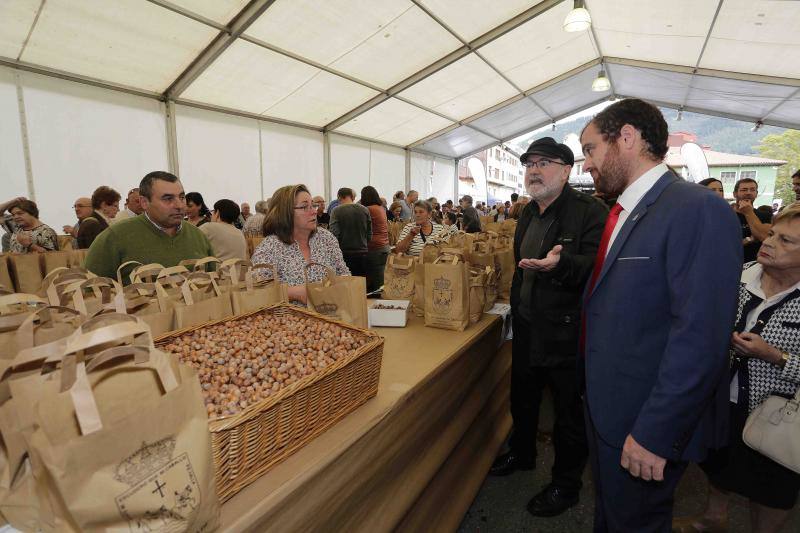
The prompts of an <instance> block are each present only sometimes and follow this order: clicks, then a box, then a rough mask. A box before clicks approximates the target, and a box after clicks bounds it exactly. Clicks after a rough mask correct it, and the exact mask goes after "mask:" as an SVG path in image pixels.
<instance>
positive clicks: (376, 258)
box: [367, 250, 389, 292]
mask: <svg viewBox="0 0 800 533" xmlns="http://www.w3.org/2000/svg"><path fill="white" fill-rule="evenodd" d="M387 257H389V252H381V251H378V250H375V251H372V252H367V292H372V291H375V290H378V289H379V288H380V287H381V285H383V271H384V269H386V258H387Z"/></svg>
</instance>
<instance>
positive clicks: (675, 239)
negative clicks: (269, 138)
mask: <svg viewBox="0 0 800 533" xmlns="http://www.w3.org/2000/svg"><path fill="white" fill-rule="evenodd" d="M667 137H668V131H667V125H666V122H665V121H664V118H663V116H662V115H661V113H660V111H659V110H658V109H657V108H656V107H654V106H653V105H651V104H649V103H646V102H644V101H641V100H637V99H626V100H622V101H620V102H617V103H615V104H613V105H610V106H609V107H607V108H606V109H605V110H603V111H602V112H600V113H599V114H598V115H596V116H595V117H594V118H593V119H592V120H591V121H590V122H589V124H588V125H587V126H586V127H585V128H584V130H583V131H582V133H581V137H580V139H581V145H582V150H583V153H584V155H585V162H584V169H585V170H586V171H587V172H589V173H590V174H591V175H592V177H593V179H594V181H595V186H596V189H597V194H596V195H595V196H596V197H594V198H593V197H592V196H589V195H586V194H584V193H581V192H578V191H576V190H575V189H573V188H572V187H570V186H569V184H568V180H569V175H570V171H571V169H572V166H573V165H574V164H575V160H574V155H573V153H572V151H571V149H570V148H569V147H567V146H566V145H564V144H561V143H558V142H556V141H555V140H554V139H552V138H550V137H545V138H543V139H538V140H536V141H534V142H533V143H532V144H531V145H530V147H529V148H528V150H527V151H526V152H525V153H524V154H522V156H521V158H520V159H521V163H522V165H523V166H524V167H525V188H526V192H527V194H528V197H519V196H517V195H512V198H511V201H509V202H503V203H497V204H495V205H494V206H488V205H486V204H484V203H482V202H478V203H474V202H473V199H472V198H471V197H470V196H463V197H461V198H460V200H459V201H458V203H457V204H454V203H453V202H452V201H451V200H447V201H446V202H443V203H440V202H438V200H437V199H436V198H429V199H427V200H421V199H419V194H418V192H417V191H414V190H410V191H407V192H403V191H398V192H396V193H395V194H394V195H393V196H392V202H391V203H387V201H386V199H385V198H382V197H381V196H380V195H379V192H378V191H377V190H376V189H375V188H374V187H371V186H366V187H363V188H362V189H361V190H360V191H359V193H358V195H357V194H356V191H354V190H353V189H350V188H342V189H339V191H338V192H337V195H336V198H335V199H334V200H333V201H331V202H330V204H328V205H327V206H326V205H325V199H324V198H323V197H321V196H313V195H312V191H309V190H308V188H307V187H305V186H304V185H299V184H298V185H290V186H285V187H281V188H280V189H278V190H277V191H275V193H274V194H273V196H272V197H271V198H269V199H264V200H259V201H258V202H256V203H255V209H254V210H255V213H251V212H250V207H249V205H248V204H241V205H239V204H237V203H236V202H234V201H233V200H230V199H220V200H217V201H216V202H214V204H213V207H212V208H209V207H208V205H206V203H205V201H204V199H203V196H202V194H200V193H199V192H189V193H186V192H185V191H184V186H183V184H182V182H181V181H180V180H179V179H178V178H177V177H176V176H175V175H173V174H170V173H168V172H162V171H156V172H151V173H149V174H147V175H146V176H144V178H143V179H142V180H141V182H140V183H139V186H138V187H136V188H133V189H131V190H130V191H128V195H127V197H126V200H125V205H124V209H122V210H120V208H119V203H120V201H121V195H120V194H119V193H118V192H117V191H115V190H113V189H112V188H110V187H107V186H101V187H98V188H97V189H96V190H95V191H94V192H93V193H92V195H91V197H80V198H78V199H76V200H75V203H74V209H75V214H76V218H77V221H76V224H75V225H74V226H64V228H63V230H64V232H65V233H67V234H69V235H71V236H72V238H73V240H74V246H77V247H79V248H88V254H87V257H86V267H87V268H88V269H89V270H90V271H92V272H94V273H95V274H97V275H101V276H109V277H116V275H117V269H118V268H119V267H120V266H121V265H123V264H124V263H126V262H128V261H136V262H139V263H143V264H147V263H159V264H162V265H164V266H173V265H176V264H178V262H180V261H181V260H183V259H190V258H201V257H206V256H210V255H213V256H216V257H218V258H220V259H228V258H237V259H249V260H251V261H252V264H253V265H254V269H255V270H256V272H257V273H258V275H259V276H261V277H263V278H273V277H275V278H277V279H279V280H280V281H281V282H284V283H286V284H288V286H289V289H288V295H289V298H290V300H291V301H293V302H298V303H304V302H306V299H307V298H306V292H305V283H306V282H307V281H319V280H321V279H322V278H323V277H324V276H325V275H326V273H327V272H329V271H333V272H335V273H336V274H339V275H350V274H352V275H359V276H364V277H366V279H367V288H368V290H369V291H375V290H377V289H379V288H380V287H381V285H382V284H383V278H382V276H383V270H384V266H385V264H386V260H387V256H388V254H389V253H390V251H391V246H390V241H389V226H390V224H393V223H398V222H400V223H402V224H404V226H403V227H402V230H401V231H400V232H399V236H398V237H397V242H396V244H395V245H394V251H396V252H400V253H405V254H408V255H412V256H414V255H419V254H420V253H421V250H422V248H423V247H424V246H425V244H426V243H427V242H429V241H431V240H437V239H441V238H446V237H447V236H448V235H450V234H452V233H454V232H457V231H465V232H479V231H481V223H482V222H484V223H485V222H487V221H494V222H502V221H504V220H505V219H507V218H508V219H515V220H517V221H518V222H517V226H516V234H515V236H514V253H515V259H516V262H517V268H516V270H515V272H514V277H513V283H512V287H511V302H510V303H511V314H512V321H513V332H514V339H513V343H512V378H511V414H512V418H513V422H514V429H513V432H512V435H511V438H510V439H509V443H508V449H507V450H506V451H504V452H503V453H502V454H501V455H499V456H498V457H497V458H496V460H495V462H494V464H493V465H492V468H491V473H492V474H493V475H498V476H502V475H508V474H510V473H512V472H514V471H517V470H526V469H532V468H534V467H535V465H536V454H537V444H536V441H537V439H536V433H537V429H538V420H539V411H540V408H541V402H542V394H543V391H544V389H545V388H549V389H550V391H551V393H552V397H553V403H554V409H555V427H554V433H553V444H554V448H555V462H554V464H553V467H552V477H551V480H550V482H549V483H548V484H547V485H546V486H545V487H542V488H541V489H540V490H539V491H538V493H537V494H535V495H534V496H533V498H531V500H530V502H529V503H528V505H527V508H528V510H529V511H530V512H531V513H532V514H534V515H536V516H555V515H558V514H561V513H563V512H564V511H566V510H567V509H569V508H570V507H572V506H573V505H575V504H576V503H577V502H578V500H579V496H580V491H581V488H582V477H583V471H584V469H585V466H586V464H587V462H588V463H589V464H590V467H591V470H592V473H593V476H594V479H595V530H596V531H670V530H672V529H674V530H676V531H717V530H724V528H725V527H726V524H727V520H728V518H727V505H728V500H729V497H730V495H731V494H739V495H742V496H744V497H746V498H748V499H749V501H750V503H751V517H752V525H753V530H754V531H758V532H771V531H778V530H779V529H780V527H781V526H782V524H784V523H785V522H786V520H787V518H788V513H789V510H791V509H792V508H793V506H794V505H795V503H796V500H797V495H798V491H800V474H798V473H797V472H796V471H794V470H791V469H789V468H787V467H785V466H782V465H781V464H779V463H778V462H776V461H774V460H773V459H770V458H768V457H766V456H765V455H763V454H762V453H760V452H759V451H758V450H755V449H752V448H750V447H749V446H747V445H745V444H744V442H743V439H742V430H743V427H744V425H745V422H746V421H747V417H748V415H750V413H752V412H753V411H754V410H755V409H757V407H758V406H759V405H760V404H761V402H763V401H764V400H765V399H766V398H767V397H768V396H769V395H772V394H778V395H782V396H786V397H792V396H794V394H795V393H796V391H797V389H798V384H800V335H798V328H800V321H799V320H800V318H799V317H800V203H795V204H792V205H789V206H786V207H785V208H784V209H783V210H780V211H779V212H776V213H773V212H772V211H771V210H770V212H767V210H762V209H756V208H754V206H753V202H754V201H755V199H756V197H757V195H758V184H757V183H756V182H755V180H752V179H747V178H746V179H741V180H739V182H737V183H736V185H735V187H734V198H735V202H734V203H733V204H732V205H729V204H728V203H727V202H726V201H725V199H724V192H723V188H722V183H721V182H720V181H719V180H716V179H713V178H712V179H709V180H705V181H704V182H702V183H701V184H700V186H698V185H697V184H691V183H687V182H686V181H684V180H682V179H681V178H679V177H678V176H677V175H676V174H675V173H674V172H673V171H672V170H671V169H670V168H668V167H667V166H666V165H665V164H664V157H665V154H666V153H667ZM792 183H793V187H794V191H795V194H796V195H797V196H798V199H800V171H798V172H797V173H795V174H794V175H793V176H792ZM6 213H8V214H6ZM0 214H2V215H3V226H4V228H5V229H6V235H5V236H4V241H3V249H4V251H6V250H9V251H11V252H12V253H30V252H45V251H49V250H57V249H58V236H57V235H56V232H55V231H54V230H53V229H52V228H51V227H49V226H47V225H46V224H44V223H43V222H42V221H41V220H40V213H39V210H38V208H37V206H36V204H35V203H34V202H32V201H31V200H28V199H25V198H15V199H12V200H10V201H7V202H5V203H3V204H0ZM482 217H483V220H482ZM247 236H259V237H263V240H261V241H260V243H259V244H258V245H257V247H256V248H255V251H254V253H253V254H252V256H251V257H248V254H247V246H246V237H247ZM123 279H125V276H123ZM576 376H579V377H580V378H579V379H576ZM788 446H789V443H787V447H788ZM690 462H695V463H698V464H700V465H701V467H702V469H703V470H704V471H705V472H706V473H707V475H708V480H709V487H710V488H709V500H708V507H707V509H706V510H705V512H704V513H702V514H701V515H698V516H692V517H680V518H675V519H673V516H672V505H673V497H674V491H675V488H676V486H677V484H678V482H679V480H680V478H681V476H682V474H683V473H684V471H685V469H686V468H687V465H688V464H689V463H690Z"/></svg>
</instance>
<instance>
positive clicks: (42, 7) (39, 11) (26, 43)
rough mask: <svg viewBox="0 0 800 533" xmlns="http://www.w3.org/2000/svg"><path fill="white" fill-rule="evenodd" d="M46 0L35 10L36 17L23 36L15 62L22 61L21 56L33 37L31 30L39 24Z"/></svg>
mask: <svg viewBox="0 0 800 533" xmlns="http://www.w3.org/2000/svg"><path fill="white" fill-rule="evenodd" d="M46 1H47V0H42V1H41V2H40V3H39V7H37V8H36V16H35V17H33V22H31V27H30V29H28V34H27V35H26V36H25V40H24V41H23V42H22V46H21V47H20V49H19V54H17V61H21V60H22V54H24V53H25V49H26V48H27V47H28V41H30V40H31V35H33V30H35V29H36V24H37V23H38V22H39V16H40V15H41V14H42V10H43V9H44V3H45V2H46Z"/></svg>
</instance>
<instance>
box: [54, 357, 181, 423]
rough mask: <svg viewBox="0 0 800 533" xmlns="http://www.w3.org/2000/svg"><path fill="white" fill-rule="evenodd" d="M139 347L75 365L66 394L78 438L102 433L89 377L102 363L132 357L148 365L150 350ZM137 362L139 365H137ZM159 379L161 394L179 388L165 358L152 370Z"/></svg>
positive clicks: (98, 412) (159, 359)
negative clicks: (143, 358)
mask: <svg viewBox="0 0 800 533" xmlns="http://www.w3.org/2000/svg"><path fill="white" fill-rule="evenodd" d="M142 350H143V347H140V346H116V347H114V348H109V349H108V350H105V351H103V352H101V353H100V354H97V355H96V356H95V358H94V359H93V361H92V362H91V363H89V365H88V366H87V365H86V364H85V363H84V362H83V361H81V362H79V363H77V364H76V365H75V380H74V382H73V383H72V384H71V386H70V387H69V394H70V397H71V398H72V404H73V407H74V409H75V417H76V418H77V419H78V426H79V427H80V430H81V435H89V434H91V433H95V432H97V431H99V430H101V429H103V422H102V420H101V419H100V410H99V409H98V408H97V400H96V398H95V396H94V391H92V385H91V383H90V382H89V376H88V374H89V373H90V372H91V371H92V370H95V369H96V368H97V367H99V366H100V365H101V364H103V363H107V362H110V361H113V360H116V359H120V358H123V357H131V356H132V357H134V362H135V364H143V362H142V361H141V358H142V357H143V356H146V358H147V359H146V360H145V362H149V361H150V350H149V349H145V354H142ZM137 358H138V359H139V361H137ZM152 368H153V369H154V370H155V371H156V374H157V375H158V378H159V381H160V382H161V386H162V387H163V388H164V391H166V392H170V391H172V390H175V389H176V388H177V386H178V381H177V378H176V376H175V373H174V372H173V370H172V367H171V366H170V365H169V363H168V361H167V359H166V358H158V362H157V363H156V364H154V365H153V367H152Z"/></svg>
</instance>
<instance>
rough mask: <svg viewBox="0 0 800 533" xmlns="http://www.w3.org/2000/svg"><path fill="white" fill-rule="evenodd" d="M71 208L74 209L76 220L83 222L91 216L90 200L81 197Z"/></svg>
mask: <svg viewBox="0 0 800 533" xmlns="http://www.w3.org/2000/svg"><path fill="white" fill-rule="evenodd" d="M73 207H74V208H75V216H77V217H78V220H83V219H84V218H86V217H88V216H91V214H92V211H93V209H92V199H91V198H87V197H85V196H82V197H80V198H78V199H77V200H75V204H74V206H73Z"/></svg>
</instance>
